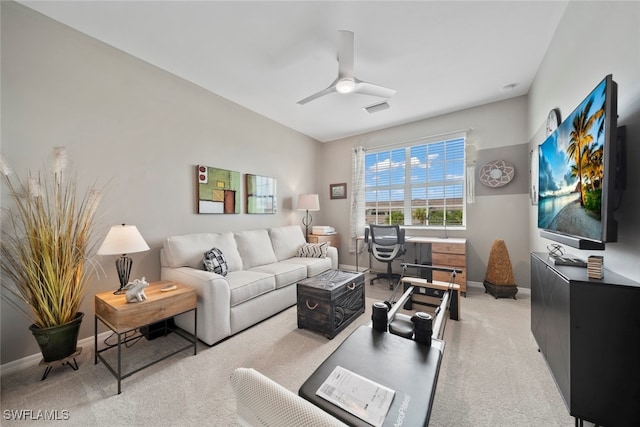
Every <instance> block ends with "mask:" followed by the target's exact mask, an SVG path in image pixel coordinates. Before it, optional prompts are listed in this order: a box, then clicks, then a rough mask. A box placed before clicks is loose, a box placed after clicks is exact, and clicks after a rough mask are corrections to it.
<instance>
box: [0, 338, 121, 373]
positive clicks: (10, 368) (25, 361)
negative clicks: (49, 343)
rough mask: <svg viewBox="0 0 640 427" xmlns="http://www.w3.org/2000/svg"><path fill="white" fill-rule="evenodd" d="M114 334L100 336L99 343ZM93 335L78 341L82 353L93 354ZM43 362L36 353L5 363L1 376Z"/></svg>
mask: <svg viewBox="0 0 640 427" xmlns="http://www.w3.org/2000/svg"><path fill="white" fill-rule="evenodd" d="M111 334H112V332H111V331H107V332H103V333H101V334H98V341H104V340H105V339H107V338H109V336H110V335H111ZM93 345H94V340H93V335H92V336H90V337H87V338H84V339H81V340H79V341H78V347H82V351H91V352H93ZM41 360H42V354H40V353H36V354H32V355H30V356H27V357H23V358H22V359H18V360H14V361H12V362H8V363H5V364H4V365H1V366H0V376H4V375H8V374H12V373H14V372H17V371H21V370H23V369H26V368H30V367H32V366H35V365H37V364H38V363H40V361H41Z"/></svg>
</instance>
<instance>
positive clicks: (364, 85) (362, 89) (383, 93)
mask: <svg viewBox="0 0 640 427" xmlns="http://www.w3.org/2000/svg"><path fill="white" fill-rule="evenodd" d="M396 92H397V90H395V89H390V88H388V87H384V86H379V85H376V84H373V83H368V82H363V81H362V80H358V79H356V88H355V90H354V91H353V93H361V94H363V95H371V96H377V97H380V98H391V97H393V95H395V94H396Z"/></svg>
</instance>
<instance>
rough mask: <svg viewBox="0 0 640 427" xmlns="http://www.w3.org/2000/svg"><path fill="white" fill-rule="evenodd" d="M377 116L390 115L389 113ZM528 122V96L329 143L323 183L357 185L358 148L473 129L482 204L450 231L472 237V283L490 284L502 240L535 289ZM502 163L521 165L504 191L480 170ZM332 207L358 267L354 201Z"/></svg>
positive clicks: (519, 278)
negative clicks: (494, 250) (491, 263)
mask: <svg viewBox="0 0 640 427" xmlns="http://www.w3.org/2000/svg"><path fill="white" fill-rule="evenodd" d="M377 114H384V111H383V112H380V113H377ZM374 117H375V116H374ZM525 119H526V98H525V97H517V98H513V99H509V100H506V101H501V102H495V103H491V104H487V105H483V106H480V107H476V108H470V109H467V110H463V111H459V112H456V113H451V114H447V115H443V116H440V117H435V118H431V119H426V120H421V121H417V122H413V123H410V124H407V125H403V126H397V127H393V128H389V129H384V130H380V131H376V132H371V133H368V134H364V135H359V136H355V137H352V138H345V139H342V140H338V141H333V142H330V143H326V144H325V148H324V150H323V151H322V157H323V163H324V164H326V165H331V166H330V167H327V168H325V169H324V172H323V181H324V182H323V183H322V185H323V188H326V189H328V188H329V184H330V183H335V182H350V181H351V161H352V160H351V151H352V149H353V147H356V146H364V147H367V148H371V149H374V148H375V147H377V146H384V145H388V144H393V143H396V142H400V141H409V140H413V139H416V138H420V137H428V136H431V135H440V134H442V133H445V132H451V131H457V130H462V129H471V130H470V131H469V132H468V137H467V141H468V142H470V143H473V144H475V146H476V149H477V150H478V151H477V159H478V160H477V167H476V169H477V170H476V177H475V181H476V185H475V188H476V202H475V203H474V204H467V228H466V230H459V231H458V230H448V235H449V236H450V237H465V238H467V264H468V272H467V280H471V281H476V282H482V281H483V280H484V276H485V273H486V266H487V261H488V259H489V251H490V249H491V245H492V244H493V242H494V240H496V239H502V240H504V241H505V243H506V245H507V249H508V250H509V256H510V258H511V263H512V265H513V269H514V275H515V277H516V282H517V284H518V285H520V286H524V287H529V264H528V258H529V249H528V248H529V236H528V234H527V224H528V216H529V196H528V182H529V178H528V174H529V170H528V160H527V159H528V153H527V137H526V123H525ZM499 159H504V160H508V161H510V162H511V163H512V164H513V165H514V166H515V168H516V174H515V178H514V180H513V181H511V182H510V183H509V184H507V185H506V186H504V187H501V188H488V187H483V186H482V185H481V184H480V182H479V181H478V176H477V172H478V171H479V169H480V167H482V165H483V164H484V163H486V162H488V161H490V160H499ZM350 194H351V192H349V195H350ZM328 203H329V206H330V212H328V213H327V215H328V216H325V218H326V219H327V221H328V223H330V224H336V227H337V228H338V232H339V233H340V235H341V236H343V237H342V238H341V243H342V245H341V246H342V247H341V248H340V263H341V264H347V265H355V255H354V254H350V253H349V250H348V249H349V246H348V238H347V237H348V236H349V222H348V220H347V221H345V218H347V219H348V217H349V201H348V200H330V201H328ZM407 233H408V234H412V235H417V236H436V237H439V236H442V235H443V232H441V231H433V230H431V231H428V230H424V229H423V230H420V229H412V230H410V231H408V232H407ZM405 259H407V260H408V261H411V260H412V259H413V255H412V254H408V255H407V256H406V257H405ZM363 262H364V263H367V265H368V258H367V257H366V256H365V255H360V258H359V263H363ZM360 265H362V264H360Z"/></svg>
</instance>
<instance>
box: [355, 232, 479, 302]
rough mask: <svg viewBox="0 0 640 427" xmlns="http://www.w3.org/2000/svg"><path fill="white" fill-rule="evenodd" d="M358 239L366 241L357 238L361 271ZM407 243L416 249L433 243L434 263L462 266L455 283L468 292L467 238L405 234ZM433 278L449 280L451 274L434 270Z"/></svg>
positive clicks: (362, 238)
mask: <svg viewBox="0 0 640 427" xmlns="http://www.w3.org/2000/svg"><path fill="white" fill-rule="evenodd" d="M358 241H364V236H360V237H358V238H356V271H359V269H358ZM407 243H413V245H414V247H415V248H416V249H417V247H418V245H431V264H432V265H437V266H443V267H457V268H460V269H461V270H462V273H460V274H457V275H456V278H455V283H456V284H457V285H459V286H460V292H461V293H462V295H463V296H464V295H466V294H467V255H466V254H467V239H464V238H454V237H452V238H447V239H442V238H439V237H422V236H405V244H407ZM369 268H371V258H369ZM433 280H437V281H441V282H449V280H450V274H449V273H447V272H445V271H434V272H433Z"/></svg>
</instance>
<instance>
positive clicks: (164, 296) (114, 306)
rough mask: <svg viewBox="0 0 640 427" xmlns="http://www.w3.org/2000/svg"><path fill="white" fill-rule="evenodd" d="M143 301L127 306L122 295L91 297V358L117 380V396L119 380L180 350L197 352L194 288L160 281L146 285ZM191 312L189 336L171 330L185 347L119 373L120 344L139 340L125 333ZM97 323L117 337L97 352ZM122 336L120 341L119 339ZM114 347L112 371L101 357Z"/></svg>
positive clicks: (103, 294) (137, 337) (196, 316)
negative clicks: (169, 288)
mask: <svg viewBox="0 0 640 427" xmlns="http://www.w3.org/2000/svg"><path fill="white" fill-rule="evenodd" d="M172 284H173V285H175V286H176V287H177V289H175V290H172V291H169V292H163V291H161V289H162V288H163V287H165V286H169V285H172ZM145 294H146V296H147V299H146V300H145V301H142V302H136V303H127V301H126V298H125V295H124V294H122V295H114V294H113V292H102V293H99V294H96V296H95V319H94V328H95V335H94V349H95V358H94V363H95V364H97V363H98V359H99V360H101V361H102V363H104V365H105V366H106V367H107V369H109V371H110V372H111V373H112V374H113V376H115V377H116V379H117V380H118V394H120V393H121V382H122V380H123V379H125V378H127V377H129V376H131V375H133V374H135V373H136V372H138V371H141V370H142V369H144V368H147V367H149V366H151V365H153V364H155V363H158V362H160V361H162V360H164V359H166V358H168V357H171V356H173V355H174V354H177V353H179V352H181V351H184V350H186V349H188V348H191V347H193V354H194V355H195V354H196V352H197V343H198V338H197V332H198V331H197V326H198V325H197V320H196V319H197V318H198V313H197V306H196V303H197V295H196V291H195V289H193V288H192V287H190V286H187V285H184V284H182V283H178V282H170V281H160V282H152V283H149V286H148V287H147V288H146V289H145ZM188 311H193V312H194V316H193V319H194V320H193V331H194V332H193V336H190V335H189V336H187V335H186V333H185V332H183V331H181V330H178V329H173V330H172V331H173V332H174V333H175V334H177V335H179V336H180V337H181V338H184V339H185V340H187V341H189V345H187V346H185V347H182V348H179V349H177V350H176V351H174V352H172V353H170V354H167V355H166V356H164V357H162V358H160V359H158V360H155V361H152V362H151V363H148V364H146V365H144V366H142V367H140V368H138V369H135V370H133V371H131V372H128V373H126V374H123V373H122V344H123V343H127V342H128V341H131V340H133V339H139V336H137V335H136V336H135V337H130V338H127V337H126V335H125V334H126V333H127V332H131V331H134V330H136V329H139V328H141V327H143V326H146V325H149V324H152V323H156V322H160V321H163V320H168V319H170V318H171V317H173V316H176V315H178V314H182V313H186V312H188ZM98 320H100V321H101V322H102V323H104V324H105V325H106V326H107V327H108V328H109V329H111V330H112V331H113V332H114V334H116V335H117V337H118V342H117V344H112V345H106V347H105V348H102V349H100V350H98ZM123 337H124V339H123ZM114 347H117V349H118V362H117V365H118V366H117V367H116V369H114V368H113V367H112V366H111V365H109V363H108V362H107V361H106V360H105V359H104V357H102V354H101V353H103V352H105V351H107V350H110V349H112V348H114Z"/></svg>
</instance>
